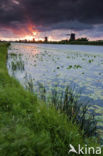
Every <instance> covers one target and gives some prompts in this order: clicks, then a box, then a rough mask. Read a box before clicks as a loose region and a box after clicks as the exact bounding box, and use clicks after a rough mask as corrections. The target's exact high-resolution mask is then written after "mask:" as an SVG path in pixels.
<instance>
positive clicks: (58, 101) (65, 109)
mask: <svg viewBox="0 0 103 156" xmlns="http://www.w3.org/2000/svg"><path fill="white" fill-rule="evenodd" d="M39 85H40V94H41V95H43V96H41V99H42V100H44V99H45V102H46V97H47V95H46V93H47V91H46V89H45V87H44V86H43V85H42V84H40V83H39ZM55 88H58V87H57V86H56V87H54V88H53V89H52V91H51V95H49V97H50V99H49V105H52V106H54V107H55V108H56V109H57V110H59V111H60V112H61V113H65V114H66V115H67V117H68V120H71V121H72V123H76V124H78V126H79V127H80V129H81V130H82V131H83V135H84V137H85V136H86V137H91V136H96V135H97V121H96V119H95V115H94V112H92V113H90V111H89V105H88V104H83V101H80V100H79V95H78V94H76V93H75V91H74V92H73V90H72V89H70V87H67V88H66V89H65V91H63V90H62V91H61V92H60V91H58V90H57V89H55ZM47 105H48V101H47Z"/></svg>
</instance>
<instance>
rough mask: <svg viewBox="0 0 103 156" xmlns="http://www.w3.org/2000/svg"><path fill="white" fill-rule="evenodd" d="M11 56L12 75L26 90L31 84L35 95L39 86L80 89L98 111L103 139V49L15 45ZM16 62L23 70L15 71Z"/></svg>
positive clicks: (9, 66)
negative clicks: (21, 65)
mask: <svg viewBox="0 0 103 156" xmlns="http://www.w3.org/2000/svg"><path fill="white" fill-rule="evenodd" d="M8 53H9V55H8V63H7V66H8V71H9V74H10V75H12V76H14V77H15V78H16V79H18V80H19V81H20V82H21V84H22V85H23V86H24V87H28V83H29V82H30V83H31V84H33V91H34V92H36V93H38V83H42V84H43V85H44V86H45V87H46V89H47V90H48V92H49V91H50V90H51V88H52V87H54V86H56V85H57V86H58V88H59V90H63V89H64V88H65V87H66V86H68V85H69V86H71V87H72V88H76V89H78V90H79V92H80V93H81V97H82V99H83V100H84V101H83V102H86V101H87V99H88V101H89V103H90V105H91V110H94V111H95V113H96V119H97V121H98V131H99V133H100V135H101V136H103V46H79V45H56V44H23V43H20V44H19V43H12V44H11V47H10V48H9V50H8ZM12 53H14V54H17V55H12ZM17 61H18V62H22V64H23V66H24V69H20V68H19V70H18V69H15V68H13V62H14V64H16V62H17ZM19 65H20V63H19Z"/></svg>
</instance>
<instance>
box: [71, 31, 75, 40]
mask: <svg viewBox="0 0 103 156" xmlns="http://www.w3.org/2000/svg"><path fill="white" fill-rule="evenodd" d="M70 41H75V33H71V34H70Z"/></svg>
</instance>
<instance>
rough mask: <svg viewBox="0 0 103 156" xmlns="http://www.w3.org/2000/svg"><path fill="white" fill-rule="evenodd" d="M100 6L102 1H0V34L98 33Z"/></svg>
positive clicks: (102, 20) (101, 20) (102, 14)
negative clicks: (35, 32) (95, 31)
mask: <svg viewBox="0 0 103 156" xmlns="http://www.w3.org/2000/svg"><path fill="white" fill-rule="evenodd" d="M102 7H103V0H0V36H1V37H7V36H8V37H10V36H11V37H13V36H15V37H18V36H20V35H21V36H22V35H25V36H26V35H27V34H28V35H32V33H33V31H39V32H46V31H54V30H66V31H67V30H73V31H76V32H80V31H84V32H89V31H90V32H92V31H94V29H95V30H97V33H96V34H98V32H102V31H103V29H102V28H101V25H102V24H103V8H102ZM99 29H100V30H99ZM6 32H8V33H6ZM94 36H96V35H94ZM97 36H100V35H97Z"/></svg>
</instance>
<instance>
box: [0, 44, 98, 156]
mask: <svg viewBox="0 0 103 156" xmlns="http://www.w3.org/2000/svg"><path fill="white" fill-rule="evenodd" d="M6 59H7V45H6V44H4V45H0V156H67V155H68V151H69V144H72V145H73V146H74V147H77V146H78V144H81V146H84V145H85V144H88V146H93V147H95V146H96V145H97V143H95V142H93V141H92V140H90V139H86V140H84V139H83V137H82V136H83V135H82V133H81V132H80V130H79V127H78V126H77V125H76V124H75V123H74V124H73V123H72V122H71V121H68V119H67V116H66V115H65V114H63V113H61V112H60V111H59V110H56V109H55V107H54V106H50V107H47V106H46V104H45V103H44V102H42V101H40V100H38V99H37V97H36V96H34V95H33V94H32V93H30V92H29V91H26V90H24V88H23V87H22V86H21V85H20V84H19V82H18V81H17V80H15V79H14V78H12V77H10V76H9V75H8V71H7V68H6ZM71 155H72V154H71Z"/></svg>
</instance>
